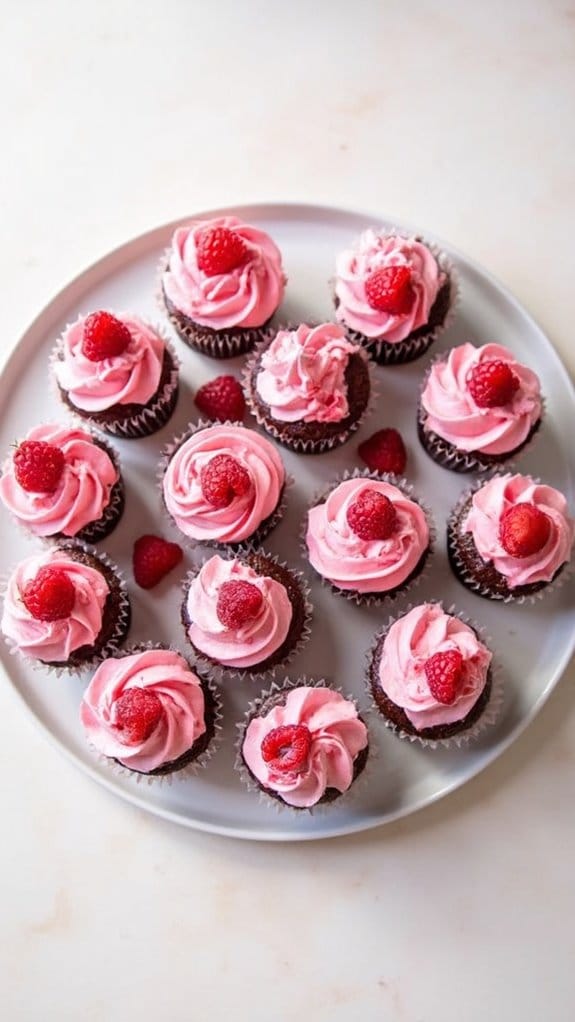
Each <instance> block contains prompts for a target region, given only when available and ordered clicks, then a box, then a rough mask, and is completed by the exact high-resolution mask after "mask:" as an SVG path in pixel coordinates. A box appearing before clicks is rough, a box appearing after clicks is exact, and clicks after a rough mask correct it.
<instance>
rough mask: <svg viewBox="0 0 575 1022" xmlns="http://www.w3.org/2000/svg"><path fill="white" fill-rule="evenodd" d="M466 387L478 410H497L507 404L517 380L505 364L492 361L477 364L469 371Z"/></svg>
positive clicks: (515, 388) (500, 361)
mask: <svg viewBox="0 0 575 1022" xmlns="http://www.w3.org/2000/svg"><path fill="white" fill-rule="evenodd" d="M467 386H468V388H469V393H470V394H471V397H472V398H473V400H474V401H475V404H476V405H478V407H479V408H499V407H501V406H502V405H507V404H509V402H510V401H511V399H512V398H513V395H514V394H515V391H516V390H517V389H518V387H519V380H518V378H517V376H516V375H515V373H514V372H513V370H512V369H511V367H510V366H509V365H508V363H507V362H503V361H502V360H501V359H492V360H490V361H488V362H478V363H477V365H475V366H473V369H470V370H469V373H468V375H467Z"/></svg>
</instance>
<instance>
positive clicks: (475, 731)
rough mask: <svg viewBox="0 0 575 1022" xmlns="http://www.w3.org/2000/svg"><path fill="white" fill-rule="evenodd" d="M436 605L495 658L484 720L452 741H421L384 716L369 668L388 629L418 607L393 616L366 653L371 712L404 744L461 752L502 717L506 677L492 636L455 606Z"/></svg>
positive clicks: (482, 714) (453, 736)
mask: <svg viewBox="0 0 575 1022" xmlns="http://www.w3.org/2000/svg"><path fill="white" fill-rule="evenodd" d="M433 603H434V604H437V605H439V606H440V607H441V608H442V610H444V611H445V613H446V614H450V615H451V616H452V617H456V618H458V620H459V621H463V623H464V624H466V625H468V626H469V627H470V628H472V629H473V631H474V632H475V633H476V635H477V638H478V639H479V641H480V642H481V643H482V644H483V645H484V646H485V647H486V648H487V649H488V650H489V651H490V653H491V654H492V656H493V659H492V661H491V664H490V667H489V673H490V676H491V693H490V695H489V699H488V702H487V704H486V706H485V708H484V710H483V711H482V713H481V716H480V717H478V719H477V720H476V721H475V723H474V724H472V725H471V726H470V727H468V728H466V729H465V731H461V732H460V733H459V734H456V735H452V736H451V737H450V738H422V737H421V736H420V735H417V734H411V733H410V732H408V731H404V730H403V729H402V728H401V727H399V726H398V725H397V724H394V723H393V721H391V720H389V719H388V718H387V717H385V716H384V714H383V713H382V711H381V710H380V708H379V706H378V705H377V702H376V701H375V698H374V696H373V692H372V688H371V679H370V677H369V672H370V668H371V666H372V663H373V659H374V657H375V656H376V654H377V650H378V646H379V644H380V642H381V640H382V639H383V638H384V637H385V636H386V635H387V633H388V632H389V629H390V628H391V626H392V625H393V624H395V622H396V621H399V620H401V618H404V617H405V616H406V614H409V612H410V611H412V610H413V609H414V608H415V607H416V606H417V604H414V603H410V604H408V606H407V607H406V608H405V609H404V610H402V612H401V614H398V615H394V616H390V617H389V618H388V620H387V622H386V623H385V625H384V626H383V627H382V628H380V629H379V631H378V632H377V633H376V635H375V636H374V639H373V642H372V645H371V647H370V649H369V650H368V652H367V653H366V668H367V669H366V690H367V694H368V697H369V700H370V709H371V711H372V713H373V715H374V716H375V717H377V719H378V720H379V721H380V722H381V723H382V724H383V725H384V726H385V727H386V728H387V730H388V731H391V732H392V733H393V734H394V735H396V736H397V737H398V738H401V739H402V740H405V741H409V742H411V743H412V744H416V745H419V746H422V747H423V748H425V749H438V748H443V749H449V748H453V747H456V748H461V747H462V746H465V745H468V744H469V742H473V741H475V739H476V738H477V737H478V736H479V735H480V734H482V732H483V731H485V730H486V729H487V728H489V727H492V726H493V725H494V724H495V723H496V722H497V720H498V718H499V715H500V713H501V707H502V705H503V694H504V685H503V677H502V671H501V667H500V665H499V664H498V663H497V661H496V659H495V655H494V654H493V641H492V639H491V638H490V636H488V635H487V633H486V631H485V629H484V628H483V627H482V626H481V625H478V624H477V622H475V621H473V620H472V619H471V618H469V617H468V616H467V615H466V614H464V613H462V612H461V611H459V610H457V609H456V608H455V606H454V605H451V606H449V607H448V608H447V609H446V608H444V607H443V604H442V602H441V600H434V601H433Z"/></svg>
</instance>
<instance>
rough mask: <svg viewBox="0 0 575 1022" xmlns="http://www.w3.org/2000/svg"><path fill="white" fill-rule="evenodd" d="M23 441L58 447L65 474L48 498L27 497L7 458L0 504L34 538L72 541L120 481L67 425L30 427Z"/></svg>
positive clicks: (101, 453) (103, 455)
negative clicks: (63, 538) (69, 539)
mask: <svg viewBox="0 0 575 1022" xmlns="http://www.w3.org/2000/svg"><path fill="white" fill-rule="evenodd" d="M26 440H33V441H42V442H44V443H50V444H53V445H54V446H56V447H58V448H59V450H61V451H62V454H63V455H64V471H63V473H62V476H61V478H60V482H59V483H58V486H57V488H56V490H55V491H54V492H53V493H30V492H28V491H27V490H25V489H23V488H22V487H21V486H20V484H19V483H18V481H17V479H16V475H15V472H14V462H13V458H12V457H8V458H7V459H6V461H5V462H4V465H3V466H2V476H1V477H0V500H2V503H3V504H4V505H5V507H7V508H8V510H9V511H10V512H11V513H12V514H13V515H14V517H15V518H16V520H17V521H18V522H19V523H20V524H21V525H23V526H24V527H25V528H27V529H29V530H30V532H33V533H34V534H35V535H36V536H54V535H64V536H76V535H77V534H78V533H79V532H80V531H81V530H82V529H83V528H85V527H86V526H87V525H89V524H90V523H91V522H96V521H99V519H100V518H101V517H102V515H103V513H104V511H105V509H106V508H107V506H108V504H109V503H110V495H111V492H112V488H113V486H114V485H115V484H116V483H117V482H118V479H119V473H118V470H117V469H116V466H115V465H114V463H113V461H112V459H111V458H110V456H109V454H107V452H106V451H105V450H103V449H102V448H101V447H100V446H98V444H96V443H95V442H94V439H93V437H92V436H91V435H90V434H89V433H87V432H85V431H84V430H81V429H74V428H70V427H68V426H61V425H56V424H44V425H41V426H34V428H33V429H31V430H30V432H29V433H28V434H27V436H26Z"/></svg>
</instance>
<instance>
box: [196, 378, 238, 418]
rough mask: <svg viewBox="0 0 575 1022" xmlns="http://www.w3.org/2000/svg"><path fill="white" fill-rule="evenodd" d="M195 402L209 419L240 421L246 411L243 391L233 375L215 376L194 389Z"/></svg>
mask: <svg viewBox="0 0 575 1022" xmlns="http://www.w3.org/2000/svg"><path fill="white" fill-rule="evenodd" d="M194 400H195V403H196V405H197V407H198V408H199V409H200V411H201V412H202V413H203V414H204V415H207V416H208V418H210V419H218V420H219V421H220V422H226V420H228V419H229V420H230V421H231V422H241V421H242V419H243V417H244V415H245V413H246V402H245V400H244V392H243V390H242V388H241V386H240V384H239V382H238V381H237V380H236V378H235V376H216V377H215V379H213V380H209V381H208V382H207V383H204V385H203V387H200V388H199V390H198V391H196V396H195V399H194Z"/></svg>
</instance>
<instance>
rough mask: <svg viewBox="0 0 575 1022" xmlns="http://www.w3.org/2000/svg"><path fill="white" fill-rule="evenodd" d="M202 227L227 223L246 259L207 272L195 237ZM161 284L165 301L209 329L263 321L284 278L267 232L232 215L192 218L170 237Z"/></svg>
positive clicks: (274, 305) (273, 307) (278, 298)
mask: <svg viewBox="0 0 575 1022" xmlns="http://www.w3.org/2000/svg"><path fill="white" fill-rule="evenodd" d="M207 227H226V228H228V230H231V231H234V232H235V233H237V234H238V236H239V237H240V238H241V239H242V241H243V243H244V245H245V248H246V258H245V259H244V260H243V261H242V263H241V264H240V265H239V266H236V267H234V268H233V269H232V270H229V271H228V272H227V273H218V274H215V275H214V276H208V275H207V274H205V273H204V271H203V270H201V269H200V267H199V266H198V240H199V238H200V236H201V234H202V232H203V231H205V229H206V228H207ZM162 286H163V288H164V292H165V294H166V296H167V298H168V299H169V301H170V302H171V303H172V304H173V305H174V306H175V307H176V309H178V310H179V311H180V312H182V313H184V315H185V316H188V318H189V319H191V320H193V322H194V323H198V324H200V325H201V326H206V327H209V328H211V329H212V330H226V329H230V328H234V327H259V326H262V325H263V324H264V323H265V322H266V321H267V320H268V319H269V318H270V317H271V316H272V315H273V313H274V312H275V311H276V309H277V308H278V306H279V304H280V302H281V300H282V298H283V293H284V287H285V277H284V273H283V269H282V261H281V254H280V251H279V249H278V247H277V245H276V244H275V242H273V241H272V239H271V238H270V236H269V235H268V234H266V233H265V231H262V230H261V229H259V228H257V227H252V226H251V225H250V224H245V223H242V221H241V220H239V219H238V218H237V217H234V216H224V217H217V218H215V219H213V220H194V221H192V222H191V223H190V224H188V225H187V226H185V227H178V228H177V230H176V231H175V233H174V236H173V238H172V244H171V248H170V252H169V256H168V265H167V269H166V270H165V271H164V273H163V275H162Z"/></svg>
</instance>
